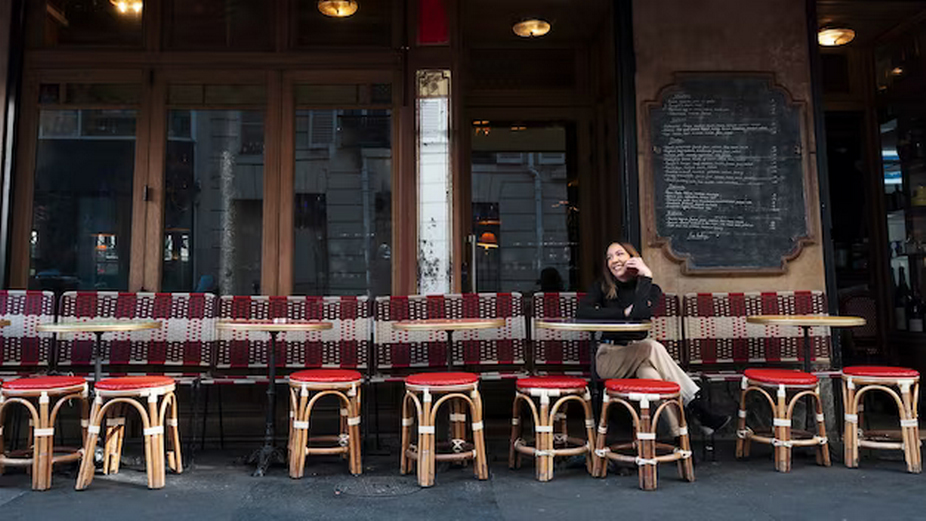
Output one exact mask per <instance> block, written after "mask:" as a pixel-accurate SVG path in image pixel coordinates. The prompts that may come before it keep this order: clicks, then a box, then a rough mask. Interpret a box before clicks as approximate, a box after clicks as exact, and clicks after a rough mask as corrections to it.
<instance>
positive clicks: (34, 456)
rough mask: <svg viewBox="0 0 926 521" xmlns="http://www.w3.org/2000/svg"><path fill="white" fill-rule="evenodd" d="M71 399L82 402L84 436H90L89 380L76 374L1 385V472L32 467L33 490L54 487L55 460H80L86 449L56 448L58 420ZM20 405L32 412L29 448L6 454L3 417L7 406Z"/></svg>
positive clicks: (81, 412) (18, 380)
mask: <svg viewBox="0 0 926 521" xmlns="http://www.w3.org/2000/svg"><path fill="white" fill-rule="evenodd" d="M69 400H78V401H79V402H80V417H81V439H82V441H83V439H85V438H86V437H87V410H88V406H87V382H86V381H84V379H83V378H80V377H77V376H35V377H29V378H19V379H16V380H11V381H9V382H5V383H4V384H3V385H2V386H0V474H2V473H3V467H4V466H5V465H9V466H23V467H25V466H30V465H31V466H32V469H31V472H32V490H48V488H49V487H51V471H52V466H53V465H54V464H55V463H64V462H68V461H77V460H79V459H80V456H81V453H82V452H83V449H80V448H70V447H55V446H54V435H55V419H57V417H58V412H59V411H60V410H61V406H62V405H64V404H65V403H66V402H67V401H69ZM13 404H19V405H22V406H23V407H25V408H26V409H27V410H28V411H29V417H30V421H29V423H30V425H32V432H31V433H30V437H29V438H30V440H29V446H30V448H29V449H27V450H24V451H16V452H14V453H10V454H7V453H6V452H5V451H4V445H3V418H4V415H5V412H6V408H7V407H8V406H10V405H13ZM56 453H57V454H58V455H56Z"/></svg>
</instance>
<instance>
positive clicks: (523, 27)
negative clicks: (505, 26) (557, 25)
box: [511, 18, 550, 38]
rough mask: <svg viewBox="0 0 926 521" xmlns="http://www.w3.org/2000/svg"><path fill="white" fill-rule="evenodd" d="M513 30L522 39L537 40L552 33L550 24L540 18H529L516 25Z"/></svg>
mask: <svg viewBox="0 0 926 521" xmlns="http://www.w3.org/2000/svg"><path fill="white" fill-rule="evenodd" d="M511 30H513V31H514V34H516V35H518V36H520V37H522V38H537V37H540V36H543V35H545V34H547V33H548V32H550V22H547V21H546V20H540V19H539V18H528V19H527V20H521V21H520V22H518V23H516V24H514V25H513V26H512V27H511Z"/></svg>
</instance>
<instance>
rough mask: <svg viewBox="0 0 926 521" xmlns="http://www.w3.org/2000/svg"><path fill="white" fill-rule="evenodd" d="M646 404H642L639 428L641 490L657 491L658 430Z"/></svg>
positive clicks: (638, 447) (638, 466)
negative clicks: (656, 435) (656, 436)
mask: <svg viewBox="0 0 926 521" xmlns="http://www.w3.org/2000/svg"><path fill="white" fill-rule="evenodd" d="M644 405H646V404H645V402H643V401H641V402H640V423H639V424H638V425H636V427H637V435H636V438H637V439H636V442H637V456H638V457H639V458H640V461H641V463H642V464H639V463H638V464H637V468H638V469H639V470H638V474H639V476H640V488H641V489H643V490H656V464H655V463H654V460H655V459H656V440H655V434H656V430H655V429H654V426H653V424H652V418H651V417H650V408H649V407H648V406H644ZM644 436H645V437H644Z"/></svg>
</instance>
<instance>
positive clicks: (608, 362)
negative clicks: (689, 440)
mask: <svg viewBox="0 0 926 521" xmlns="http://www.w3.org/2000/svg"><path fill="white" fill-rule="evenodd" d="M661 296H662V290H661V289H660V288H659V286H657V285H656V284H653V272H652V271H651V270H650V269H649V266H647V265H646V263H645V262H643V258H642V257H640V254H639V253H637V250H636V249H635V248H634V247H633V245H631V244H629V243H623V242H615V243H611V245H610V246H608V251H607V255H606V258H605V264H604V267H603V270H602V277H601V279H600V280H599V281H598V282H596V283H595V284H593V285H592V287H591V288H589V290H588V293H587V294H586V295H585V297H584V298H583V299H582V301H581V302H579V309H578V311H577V313H576V316H577V317H578V318H580V319H598V320H620V319H627V320H648V319H650V318H651V317H652V315H653V312H652V311H653V307H654V306H656V305H657V304H658V302H659V298H660V297H661ZM595 368H596V371H597V373H598V376H599V378H602V379H608V378H632V377H636V378H650V379H654V380H668V381H670V382H675V383H677V384H678V385H679V387H680V388H681V397H682V402H683V403H684V404H685V405H686V407H687V408H688V410H689V411H690V414H691V415H692V416H694V417H695V418H697V420H698V422H699V423H700V424H701V427H702V429H704V431H705V433H707V434H711V433H713V431H715V430H717V429H720V428H722V427H723V426H724V425H726V424H727V422H728V421H730V417H729V416H720V415H717V414H713V413H712V412H710V411H709V410H708V409H707V407H706V406H705V404H704V402H703V400H701V397H700V395H699V392H700V388H699V387H698V385H697V384H696V383H694V381H693V380H692V379H691V378H690V377H689V376H688V375H687V374H686V373H685V371H683V370H682V368H681V367H679V366H678V364H676V363H675V360H673V359H672V357H671V356H669V353H668V352H667V351H666V348H665V346H663V345H662V344H660V343H659V342H657V341H655V340H653V339H652V338H647V333H646V332H639V333H605V334H604V335H603V336H602V338H601V344H599V346H598V352H597V354H596V356H595ZM670 411H671V410H670ZM667 421H668V422H669V426H670V428H671V430H672V435H673V436H678V419H677V418H676V417H675V414H674V413H670V414H669V415H668V416H667Z"/></svg>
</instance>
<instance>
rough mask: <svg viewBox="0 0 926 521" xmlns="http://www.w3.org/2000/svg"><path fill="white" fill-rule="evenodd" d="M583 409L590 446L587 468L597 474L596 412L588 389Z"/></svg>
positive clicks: (586, 442)
mask: <svg viewBox="0 0 926 521" xmlns="http://www.w3.org/2000/svg"><path fill="white" fill-rule="evenodd" d="M582 410H583V412H584V413H585V440H586V441H585V444H586V447H588V451H587V452H586V453H585V470H586V471H588V473H589V475H591V476H594V475H595V452H594V450H595V449H594V448H595V443H596V438H597V437H596V436H595V413H594V412H593V411H592V399H591V396H590V395H589V393H588V390H586V391H585V396H584V398H583V399H582Z"/></svg>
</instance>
